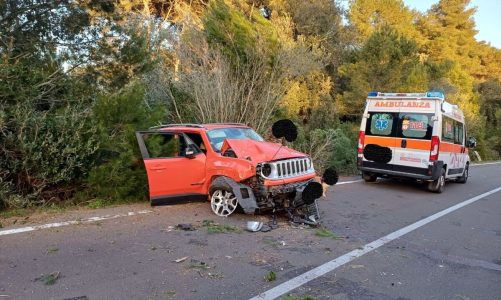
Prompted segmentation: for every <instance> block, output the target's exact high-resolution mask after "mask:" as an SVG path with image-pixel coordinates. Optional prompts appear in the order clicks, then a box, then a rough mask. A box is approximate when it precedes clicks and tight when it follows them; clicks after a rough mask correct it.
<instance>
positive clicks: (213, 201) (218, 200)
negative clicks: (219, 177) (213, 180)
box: [210, 185, 239, 217]
mask: <svg viewBox="0 0 501 300" xmlns="http://www.w3.org/2000/svg"><path fill="white" fill-rule="evenodd" d="M210 206H211V209H212V211H213V212H214V213H215V214H216V215H218V216H220V217H228V216H229V215H231V214H233V213H234V212H235V211H236V210H237V208H238V207H239V205H238V199H237V197H236V196H235V195H234V194H233V191H232V190H231V188H229V187H227V186H224V185H213V186H211V188H210Z"/></svg>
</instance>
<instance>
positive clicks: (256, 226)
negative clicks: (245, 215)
mask: <svg viewBox="0 0 501 300" xmlns="http://www.w3.org/2000/svg"><path fill="white" fill-rule="evenodd" d="M262 227H263V222H256V221H248V222H247V230H248V231H250V232H258V231H260V230H261V228H262Z"/></svg>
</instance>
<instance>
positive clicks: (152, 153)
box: [143, 133, 186, 158]
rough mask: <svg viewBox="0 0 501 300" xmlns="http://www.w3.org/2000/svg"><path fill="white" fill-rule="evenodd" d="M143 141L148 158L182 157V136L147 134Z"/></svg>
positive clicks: (183, 142)
mask: <svg viewBox="0 0 501 300" xmlns="http://www.w3.org/2000/svg"><path fill="white" fill-rule="evenodd" d="M143 141H144V144H145V146H146V149H147V150H148V153H149V157H150V158H166V157H179V156H184V151H185V149H186V146H185V145H186V143H185V141H184V138H183V136H182V135H178V134H171V133H147V134H144V135H143Z"/></svg>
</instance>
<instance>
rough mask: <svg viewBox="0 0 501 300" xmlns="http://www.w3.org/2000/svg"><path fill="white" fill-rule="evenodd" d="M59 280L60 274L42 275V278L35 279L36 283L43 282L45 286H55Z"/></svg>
mask: <svg viewBox="0 0 501 300" xmlns="http://www.w3.org/2000/svg"><path fill="white" fill-rule="evenodd" d="M58 279H59V272H54V273H51V274H42V276H40V277H38V278H36V279H35V281H41V282H42V283H43V284H45V285H54V284H55V283H56V281H57V280H58Z"/></svg>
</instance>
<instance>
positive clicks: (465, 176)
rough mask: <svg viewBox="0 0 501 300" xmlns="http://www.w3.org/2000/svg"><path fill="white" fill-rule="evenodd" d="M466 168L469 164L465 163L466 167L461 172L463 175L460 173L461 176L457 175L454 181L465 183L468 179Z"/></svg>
mask: <svg viewBox="0 0 501 300" xmlns="http://www.w3.org/2000/svg"><path fill="white" fill-rule="evenodd" d="M468 169H469V164H466V167H465V168H464V172H463V175H461V177H458V178H457V179H456V182H458V183H466V181H467V180H468V175H469V174H468Z"/></svg>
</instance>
